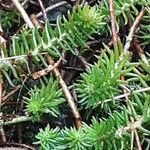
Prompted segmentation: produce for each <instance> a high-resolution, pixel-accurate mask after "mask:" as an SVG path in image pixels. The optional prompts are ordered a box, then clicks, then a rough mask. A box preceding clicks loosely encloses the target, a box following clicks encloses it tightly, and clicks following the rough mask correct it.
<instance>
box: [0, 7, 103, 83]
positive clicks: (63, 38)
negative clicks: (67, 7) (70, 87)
mask: <svg viewBox="0 0 150 150" xmlns="http://www.w3.org/2000/svg"><path fill="white" fill-rule="evenodd" d="M87 14H88V15H87ZM102 18H103V17H102V16H100V14H99V13H98V11H97V9H96V7H95V6H94V7H90V6H88V5H85V6H84V7H83V8H80V7H79V8H78V9H77V10H75V9H74V10H73V12H72V14H70V13H68V20H66V18H65V17H64V18H63V22H64V23H62V22H61V20H60V18H58V19H57V26H56V28H55V29H52V28H51V27H50V25H49V23H48V22H47V23H46V24H45V29H44V31H43V32H42V33H41V34H40V33H39V29H37V27H35V28H34V29H27V28H25V29H24V30H23V31H22V32H21V34H19V35H16V36H14V37H13V40H12V47H11V53H10V54H8V53H7V49H5V48H3V50H2V56H3V59H2V60H1V62H0V63H1V65H0V69H1V70H2V72H4V73H3V74H4V76H5V77H6V78H7V79H8V81H9V83H10V84H11V85H12V83H11V79H9V76H8V75H7V73H6V71H7V70H11V72H12V73H13V76H14V77H15V78H16V77H18V74H20V73H19V72H18V70H19V71H20V70H21V72H24V71H25V72H28V73H29V74H31V72H32V71H31V69H30V67H29V66H30V65H29V63H28V57H27V56H30V57H31V56H32V59H33V62H34V65H35V66H36V67H37V68H40V69H41V68H43V67H47V66H48V64H47V63H46V61H45V58H44V57H43V56H42V55H41V53H42V52H48V53H49V54H50V55H51V56H53V57H54V58H55V57H56V58H58V57H61V50H62V49H63V50H69V51H71V52H72V53H75V49H76V48H77V47H79V46H80V47H84V46H85V42H86V40H87V39H88V38H89V37H90V36H91V34H93V33H95V32H96V31H97V30H98V28H99V26H100V25H101V24H103V23H102ZM7 57H11V58H9V59H7ZM5 58H6V59H5ZM20 66H23V67H20Z"/></svg>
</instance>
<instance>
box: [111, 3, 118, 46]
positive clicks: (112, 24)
mask: <svg viewBox="0 0 150 150" xmlns="http://www.w3.org/2000/svg"><path fill="white" fill-rule="evenodd" d="M113 3H114V1H113V0H109V11H110V22H111V31H112V38H113V44H116V43H117V33H116V24H115V15H114V9H113Z"/></svg>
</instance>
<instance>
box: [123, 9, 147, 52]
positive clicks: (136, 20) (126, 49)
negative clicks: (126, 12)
mask: <svg viewBox="0 0 150 150" xmlns="http://www.w3.org/2000/svg"><path fill="white" fill-rule="evenodd" d="M144 12H145V9H142V10H141V11H140V13H139V14H138V16H137V17H136V19H135V21H134V22H133V24H132V26H131V28H130V32H129V34H128V36H127V38H126V44H125V46H124V51H125V52H126V51H128V50H129V48H130V44H131V41H132V39H133V35H134V32H135V29H136V26H137V25H138V24H139V22H140V20H141V19H142V17H143V15H144Z"/></svg>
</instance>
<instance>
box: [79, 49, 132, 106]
mask: <svg viewBox="0 0 150 150" xmlns="http://www.w3.org/2000/svg"><path fill="white" fill-rule="evenodd" d="M108 50H109V49H108ZM119 53H120V52H119V50H117V49H115V50H114V51H111V50H109V51H108V54H107V53H106V52H105V51H102V54H101V57H100V58H99V60H98V63H97V64H95V65H94V66H93V67H92V68H91V69H90V70H87V72H85V73H83V74H82V75H81V79H80V80H79V81H78V83H77V85H76V87H77V88H76V90H77V92H78V97H79V98H80V103H81V104H82V105H85V106H86V108H90V107H96V106H97V105H98V104H100V103H101V102H103V101H104V100H106V99H108V98H110V97H114V96H115V95H116V94H118V93H119V88H118V85H119V84H120V83H122V81H121V80H120V79H119V78H120V76H122V75H125V74H126V73H127V72H130V71H131V70H132V67H129V68H125V67H124V66H125V64H126V63H127V61H128V59H129V53H125V54H124V53H122V54H119Z"/></svg>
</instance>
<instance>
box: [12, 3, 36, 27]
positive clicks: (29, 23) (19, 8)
mask: <svg viewBox="0 0 150 150" xmlns="http://www.w3.org/2000/svg"><path fill="white" fill-rule="evenodd" d="M12 2H13V4H14V5H15V7H16V8H17V9H18V10H19V12H20V13H21V15H22V17H23V19H24V21H25V22H26V23H27V24H28V26H29V27H30V28H33V27H34V25H33V23H32V22H31V20H30V18H29V16H28V15H27V13H26V11H25V10H24V9H23V7H22V6H21V4H20V3H19V1H18V0H12Z"/></svg>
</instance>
